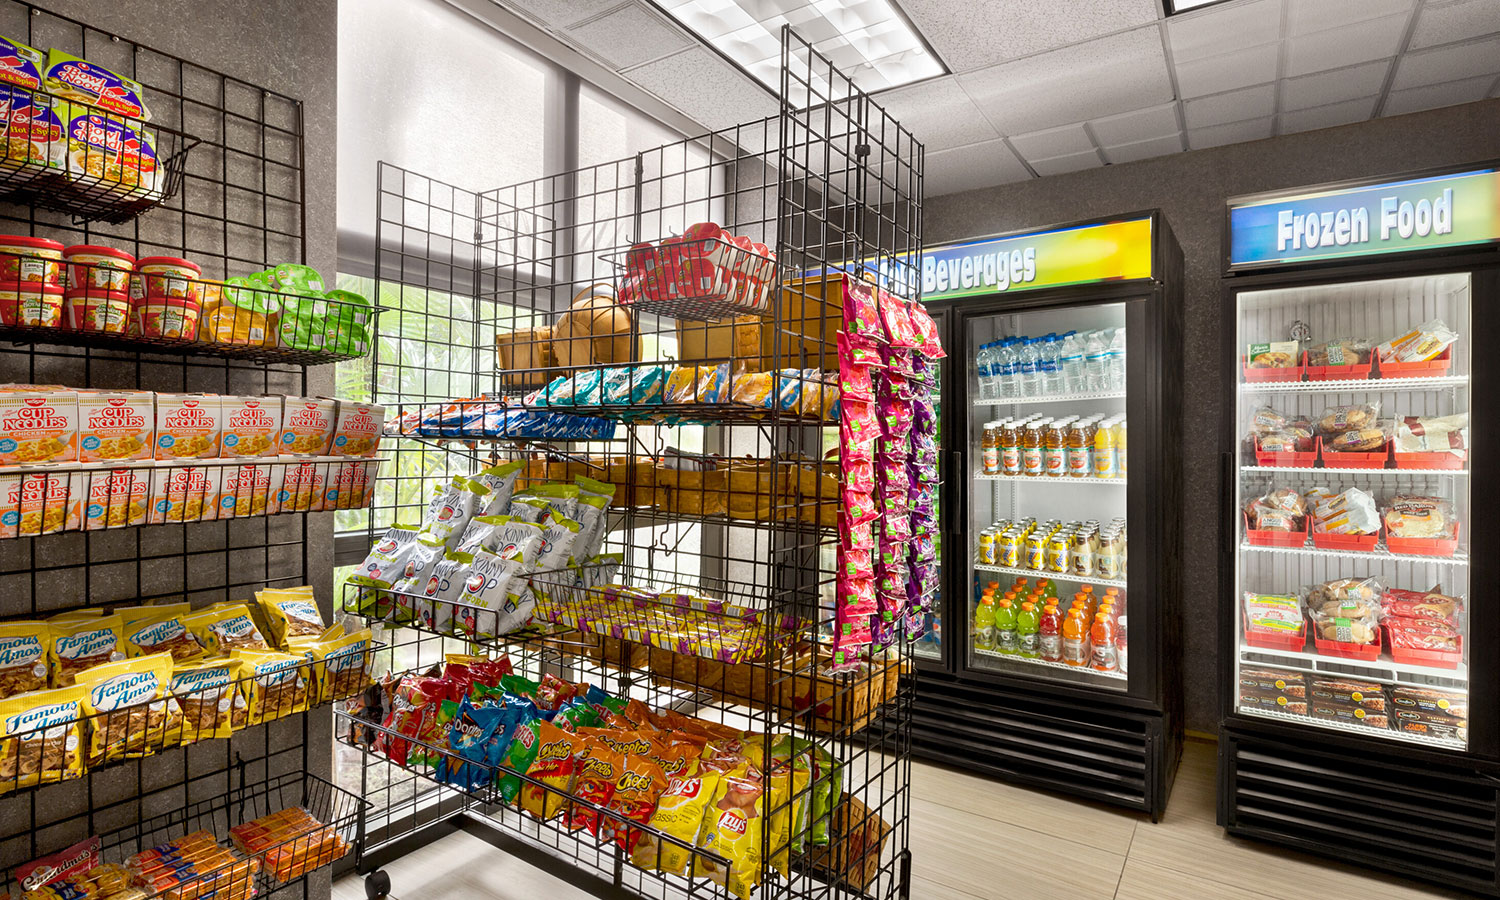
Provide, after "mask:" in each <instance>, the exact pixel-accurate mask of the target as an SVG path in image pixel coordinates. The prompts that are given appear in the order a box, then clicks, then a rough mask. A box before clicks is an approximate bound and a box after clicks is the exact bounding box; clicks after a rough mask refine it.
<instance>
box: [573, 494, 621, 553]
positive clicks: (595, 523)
mask: <svg viewBox="0 0 1500 900" xmlns="http://www.w3.org/2000/svg"><path fill="white" fill-rule="evenodd" d="M573 482H574V483H575V484H577V485H578V491H579V496H578V515H577V519H576V520H577V522H578V525H579V529H578V538H577V539H576V540H574V542H573V553H572V555H573V559H574V560H575V561H576V562H579V563H582V562H584V561H586V560H589V559H592V558H593V557H594V556H595V555H596V554H598V552H599V545H600V544H601V543H603V541H604V532H605V530H606V529H607V527H608V516H609V504H610V502H611V501H613V500H614V498H615V490H616V487H617V486H616V485H614V484H611V483H609V482H607V481H595V480H594V479H592V478H585V477H584V476H582V475H579V476H577V477H576V478H574V479H573Z"/></svg>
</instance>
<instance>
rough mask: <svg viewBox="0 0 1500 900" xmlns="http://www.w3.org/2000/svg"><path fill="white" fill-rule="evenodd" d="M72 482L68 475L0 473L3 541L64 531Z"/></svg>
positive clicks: (0, 516) (0, 512)
mask: <svg viewBox="0 0 1500 900" xmlns="http://www.w3.org/2000/svg"><path fill="white" fill-rule="evenodd" d="M70 480H71V479H70V478H69V476H68V474H67V473H66V472H0V504H4V505H3V506H0V538H13V537H36V536H38V535H43V534H57V533H58V532H60V531H62V530H64V528H65V527H66V525H67V520H68V495H69V487H70V485H69V482H70ZM74 527H75V528H76V527H77V526H74Z"/></svg>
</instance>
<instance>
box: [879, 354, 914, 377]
mask: <svg viewBox="0 0 1500 900" xmlns="http://www.w3.org/2000/svg"><path fill="white" fill-rule="evenodd" d="M913 356H914V354H913V353H912V351H910V350H906V349H902V348H896V347H882V348H881V359H882V361H883V362H884V363H885V365H886V367H887V368H888V369H889V370H890V371H892V372H895V373H896V374H897V375H904V376H906V377H907V378H915V377H916V374H917V372H916V369H915V368H913V364H912V357H913Z"/></svg>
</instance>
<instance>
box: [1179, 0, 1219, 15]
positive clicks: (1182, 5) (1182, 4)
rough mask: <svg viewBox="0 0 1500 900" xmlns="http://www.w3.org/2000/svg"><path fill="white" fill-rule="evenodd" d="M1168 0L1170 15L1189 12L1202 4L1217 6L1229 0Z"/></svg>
mask: <svg viewBox="0 0 1500 900" xmlns="http://www.w3.org/2000/svg"><path fill="white" fill-rule="evenodd" d="M1166 2H1167V15H1169V16H1170V15H1173V14H1175V13H1181V12H1187V11H1188V10H1190V9H1197V8H1199V7H1200V6H1217V5H1219V4H1220V3H1228V2H1229V0H1166Z"/></svg>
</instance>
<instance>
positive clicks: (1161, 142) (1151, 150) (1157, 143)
mask: <svg viewBox="0 0 1500 900" xmlns="http://www.w3.org/2000/svg"><path fill="white" fill-rule="evenodd" d="M1181 150H1182V135H1180V134H1173V135H1168V136H1167V137H1159V138H1152V139H1151V140H1149V141H1136V142H1135V143H1131V144H1121V145H1120V146H1118V147H1105V148H1104V156H1105V158H1106V159H1108V160H1109V161H1110V163H1112V164H1114V165H1118V164H1120V163H1128V162H1135V161H1136V160H1138V159H1151V158H1152V157H1154V156H1167V155H1169V154H1172V153H1178V152H1181Z"/></svg>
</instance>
